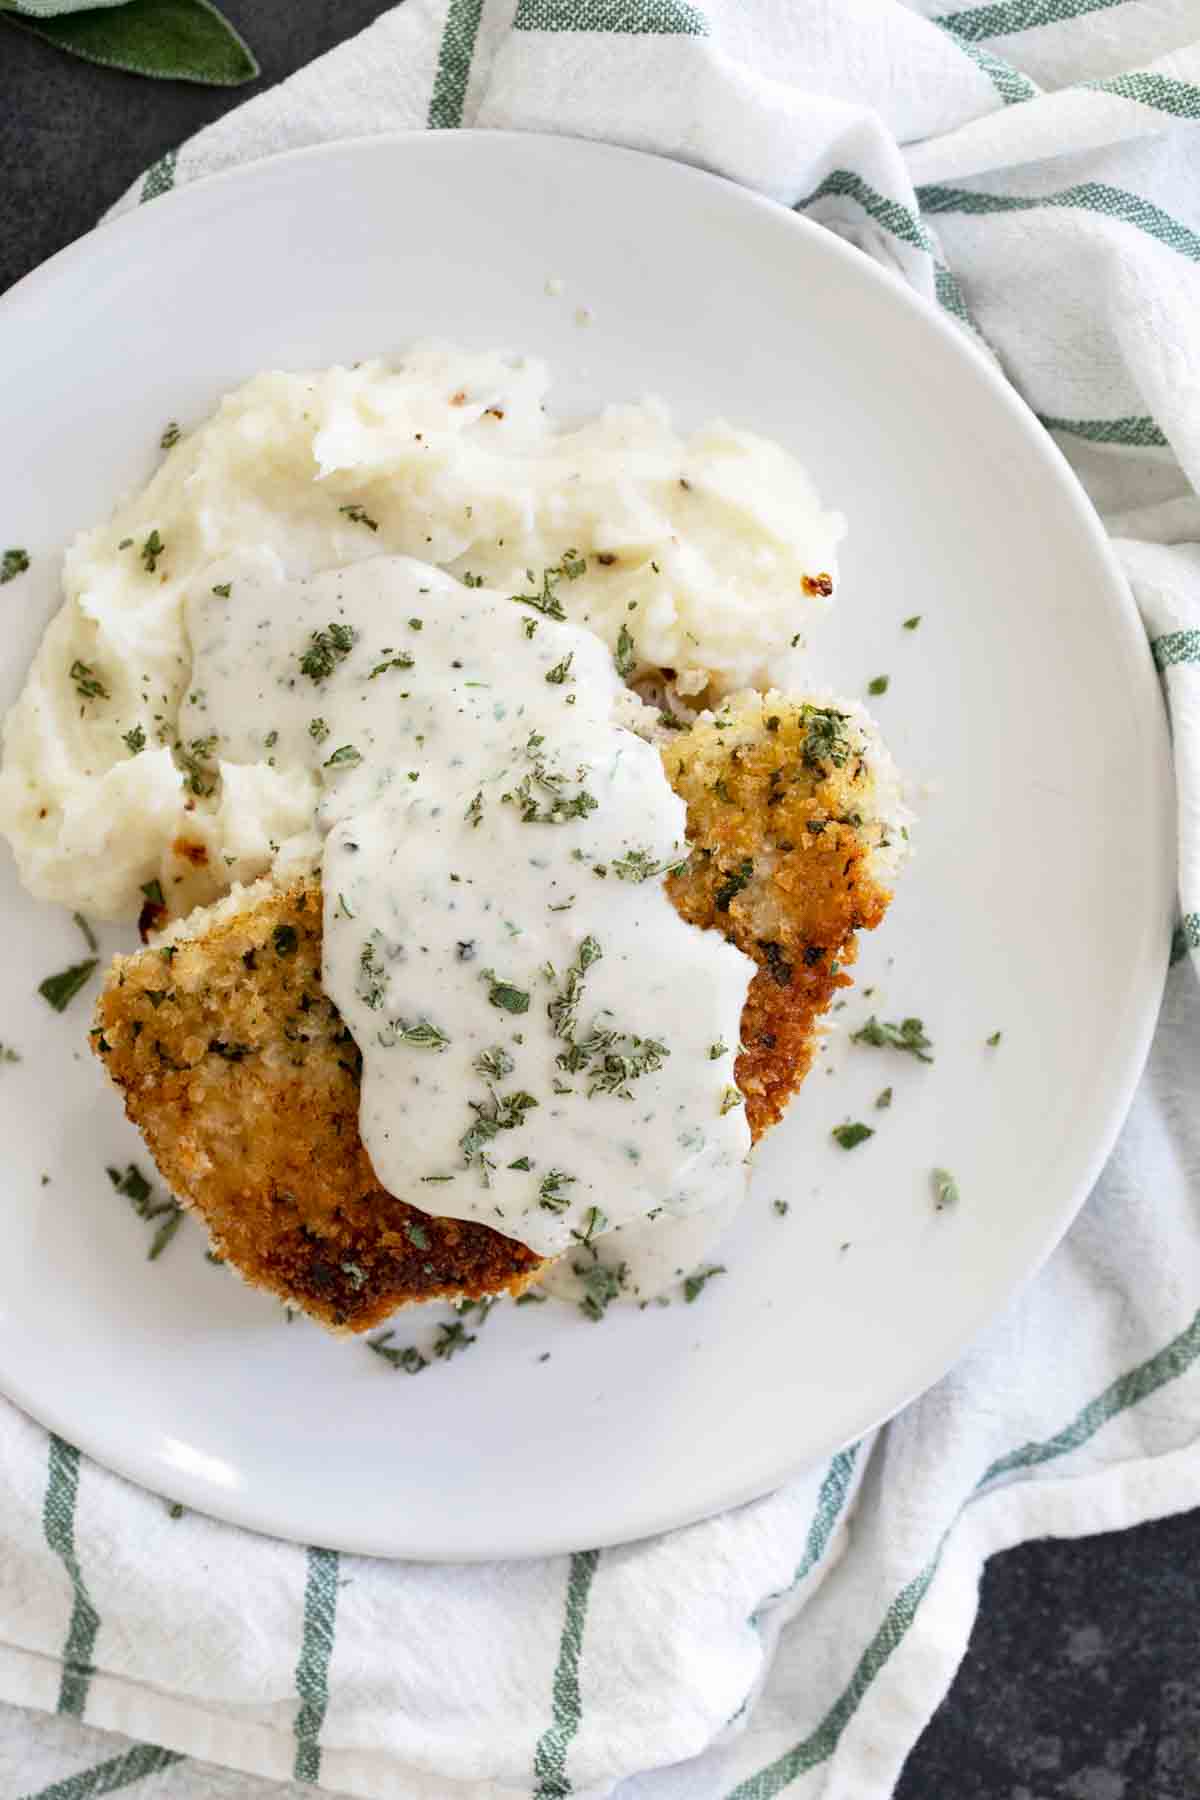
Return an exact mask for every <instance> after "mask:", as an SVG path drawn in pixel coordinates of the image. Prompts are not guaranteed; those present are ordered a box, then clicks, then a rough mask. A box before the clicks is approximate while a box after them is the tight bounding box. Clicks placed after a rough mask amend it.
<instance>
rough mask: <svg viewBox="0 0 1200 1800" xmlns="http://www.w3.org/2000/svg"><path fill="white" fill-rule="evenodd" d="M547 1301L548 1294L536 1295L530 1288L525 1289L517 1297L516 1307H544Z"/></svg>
mask: <svg viewBox="0 0 1200 1800" xmlns="http://www.w3.org/2000/svg"><path fill="white" fill-rule="evenodd" d="M548 1299H549V1295H548V1294H537V1293H535V1292H534V1290H533V1289H532V1288H526V1289H525V1292H524V1293H523V1294H518V1295H517V1299H516V1304H517V1305H518V1306H544V1305H545V1304H546V1301H547V1300H548Z"/></svg>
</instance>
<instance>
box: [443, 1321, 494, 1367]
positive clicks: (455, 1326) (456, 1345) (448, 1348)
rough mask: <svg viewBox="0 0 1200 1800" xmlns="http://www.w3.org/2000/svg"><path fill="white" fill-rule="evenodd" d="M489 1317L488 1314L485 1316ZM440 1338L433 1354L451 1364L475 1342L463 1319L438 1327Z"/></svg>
mask: <svg viewBox="0 0 1200 1800" xmlns="http://www.w3.org/2000/svg"><path fill="white" fill-rule="evenodd" d="M484 1317H485V1318H486V1317H487V1314H486V1313H485V1314H484ZM438 1333H439V1335H438V1337H437V1339H436V1341H435V1343H434V1346H433V1354H434V1355H435V1356H437V1357H441V1358H443V1359H444V1360H445V1361H447V1362H449V1360H450V1358H451V1357H452V1356H457V1354H458V1352H459V1351H460V1350H466V1349H467V1348H468V1347H469V1346H470V1345H471V1344H473V1343H474V1342H475V1337H474V1335H473V1333H471V1332H469V1331H468V1330H467V1328H466V1326H465V1325H464V1324H463V1322H462V1320H461V1319H455V1320H453V1321H452V1323H450V1324H449V1325H446V1324H441V1325H439V1326H438Z"/></svg>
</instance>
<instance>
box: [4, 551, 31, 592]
mask: <svg viewBox="0 0 1200 1800" xmlns="http://www.w3.org/2000/svg"><path fill="white" fill-rule="evenodd" d="M28 567H29V552H28V551H27V550H20V549H15V548H14V549H12V550H6V551H5V552H4V555H3V556H0V587H3V586H4V584H5V582H6V581H15V580H16V579H17V576H18V575H23V574H24V573H25V571H26V569H27V568H28Z"/></svg>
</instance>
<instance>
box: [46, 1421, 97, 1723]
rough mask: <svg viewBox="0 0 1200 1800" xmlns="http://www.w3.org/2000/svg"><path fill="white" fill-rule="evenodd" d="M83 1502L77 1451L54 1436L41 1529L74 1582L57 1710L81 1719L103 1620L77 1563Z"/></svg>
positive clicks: (72, 1582)
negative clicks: (80, 1503) (77, 1519)
mask: <svg viewBox="0 0 1200 1800" xmlns="http://www.w3.org/2000/svg"><path fill="white" fill-rule="evenodd" d="M78 1498H79V1452H78V1450H76V1448H75V1446H74V1444H66V1443H64V1442H63V1440H62V1438H60V1437H56V1436H54V1435H53V1434H51V1437H50V1440H49V1458H48V1463H47V1470H46V1498H45V1501H44V1503H43V1506H42V1529H43V1531H44V1532H45V1534H46V1542H47V1543H48V1544H49V1546H50V1548H51V1550H53V1551H54V1554H55V1555H56V1556H57V1557H59V1558H60V1559H61V1561H62V1565H63V1567H64V1568H65V1569H66V1571H67V1575H68V1576H69V1578H70V1582H71V1594H72V1600H71V1622H70V1624H69V1625H68V1627H67V1641H66V1643H65V1645H64V1646H63V1671H62V1682H61V1684H60V1686H59V1691H58V1710H59V1712H60V1713H70V1714H72V1715H73V1716H74V1717H75V1718H77V1719H78V1718H82V1716H83V1710H84V1708H85V1706H86V1705H87V1696H88V1687H89V1685H90V1683H91V1679H92V1675H93V1673H94V1671H93V1667H92V1653H93V1651H94V1650H95V1648H96V1633H97V1632H98V1631H99V1629H100V1615H99V1614H98V1613H97V1611H96V1609H95V1607H94V1606H93V1605H92V1602H91V1597H90V1596H89V1594H88V1591H87V1586H86V1583H85V1582H84V1579H83V1573H82V1571H81V1569H80V1567H79V1558H78V1557H77V1556H76V1554H75V1505H76V1501H77V1500H78Z"/></svg>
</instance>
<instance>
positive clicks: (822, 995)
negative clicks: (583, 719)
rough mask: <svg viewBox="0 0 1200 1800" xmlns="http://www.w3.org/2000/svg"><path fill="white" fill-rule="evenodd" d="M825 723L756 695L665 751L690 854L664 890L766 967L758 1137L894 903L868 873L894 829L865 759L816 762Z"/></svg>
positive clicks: (749, 1021) (759, 996)
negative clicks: (885, 819) (858, 939)
mask: <svg viewBox="0 0 1200 1800" xmlns="http://www.w3.org/2000/svg"><path fill="white" fill-rule="evenodd" d="M822 716H823V715H822V712H821V710H820V709H818V710H817V711H816V712H815V713H814V709H813V708H811V707H807V706H803V705H798V704H796V703H794V702H789V701H785V700H783V699H782V698H781V696H779V695H776V694H770V695H764V696H759V695H754V696H750V697H747V698H743V699H741V700H740V701H738V702H736V703H735V704H733V705H731V706H729V707H726V708H723V709H722V710H721V712H720V713H718V715H717V717H716V719H715V720H714V721H713V722H712V723H711V724H702V725H696V726H693V727H692V729H691V730H690V731H688V732H687V733H686V736H681V738H680V739H679V740H678V741H677V742H674V743H671V744H669V745H667V746H666V748H665V749H664V750H663V763H664V766H665V768H666V771H667V777H668V779H669V780H670V782H671V785H672V786H673V787H674V789H675V791H676V792H677V793H678V794H679V795H680V796H681V798H682V799H683V800H685V801H686V803H687V809H688V816H687V836H688V843H689V845H690V846H691V852H692V854H691V857H690V858H689V862H688V866H687V868H686V869H685V870H684V871H683V872H682V873H681V874H679V875H674V876H672V877H670V878H669V880H668V882H667V892H668V893H669V894H670V896H671V899H672V900H673V901H674V903H675V906H676V907H677V908H678V910H679V912H680V913H681V914H682V916H683V917H684V918H685V919H689V920H690V921H691V922H692V923H693V924H694V925H700V926H703V927H705V928H708V929H714V930H718V931H724V933H725V935H726V936H727V937H728V938H730V939H731V941H732V942H733V943H735V944H736V945H737V946H738V948H739V949H740V950H743V951H744V952H745V953H746V955H747V956H751V957H753V958H754V960H755V962H756V963H757V964H758V965H759V968H758V973H757V974H756V975H755V976H754V978H753V980H752V981H751V983H750V990H749V993H748V994H747V996H746V1004H745V1006H744V1008H743V1010H742V1037H741V1042H742V1051H741V1054H740V1055H739V1057H738V1059H737V1065H736V1075H737V1083H738V1086H739V1087H740V1088H741V1090H742V1093H743V1094H744V1095H745V1097H746V1117H747V1119H748V1121H749V1125H750V1131H751V1134H752V1136H753V1138H754V1141H755V1142H756V1143H757V1141H758V1139H759V1138H760V1137H761V1136H762V1134H763V1132H764V1131H766V1130H768V1129H769V1127H770V1126H772V1125H774V1124H776V1123H777V1121H778V1120H779V1119H780V1117H781V1116H782V1114H783V1110H784V1108H785V1107H786V1105H787V1103H788V1101H789V1100H790V1098H791V1096H792V1095H793V1094H794V1093H795V1092H796V1090H797V1088H798V1087H799V1086H800V1084H801V1082H802V1081H803V1080H804V1077H805V1076H806V1075H807V1073H808V1071H809V1068H810V1066H811V1064H812V1059H813V1055H814V1053H815V1050H816V1047H817V1041H818V1040H817V1035H816V1026H817V1022H818V1020H819V1019H820V1018H821V1016H822V1014H823V1013H825V1012H827V1011H828V1009H829V1006H830V1003H831V1001H832V1000H833V997H834V995H835V994H836V992H837V990H838V989H839V988H843V987H849V986H850V977H849V976H848V975H847V974H846V973H845V972H844V971H845V969H846V967H847V966H848V965H849V964H851V963H853V962H854V960H855V958H856V956H857V953H858V952H857V946H856V943H855V937H854V934H855V932H856V931H861V930H871V929H873V928H874V927H875V926H876V925H878V924H879V922H880V920H881V919H882V918H883V916H884V914H885V912H886V911H887V908H888V902H889V901H890V899H891V894H890V893H889V892H888V890H887V889H886V888H884V887H882V886H881V885H880V884H879V882H878V881H877V880H876V879H875V878H874V876H873V874H872V872H871V852H872V850H873V848H874V847H875V846H876V844H878V843H879V842H880V841H882V836H881V834H882V833H883V832H884V831H885V829H886V828H885V827H883V826H881V825H880V824H879V823H878V822H877V821H876V820H875V819H874V816H873V812H872V810H871V809H870V802H871V800H872V791H871V790H872V785H873V776H872V773H871V771H870V769H869V768H868V767H867V765H866V762H865V760H864V759H863V757H861V756H860V755H859V754H858V753H857V752H854V751H851V752H850V753H848V754H846V756H845V758H844V760H842V761H841V762H840V763H839V762H836V761H834V760H831V759H830V758H829V757H823V756H819V755H814V754H813V748H814V746H815V747H816V748H817V749H819V748H820V747H821V745H822V743H823V742H825V741H827V740H826V737H823V736H822V732H821V719H822ZM824 716H825V717H828V715H827V714H825V715H824ZM836 717H837V715H834V718H835V720H836ZM814 719H815V722H816V726H817V731H816V735H815V736H814ZM834 729H835V731H836V730H837V727H836V725H835V727H834ZM827 732H828V727H826V733H827ZM841 735H842V736H843V737H845V738H846V739H847V741H852V734H847V733H846V732H845V731H844V729H843V731H842V733H841ZM840 754H841V747H840V746H839V745H836V744H835V755H840Z"/></svg>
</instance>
